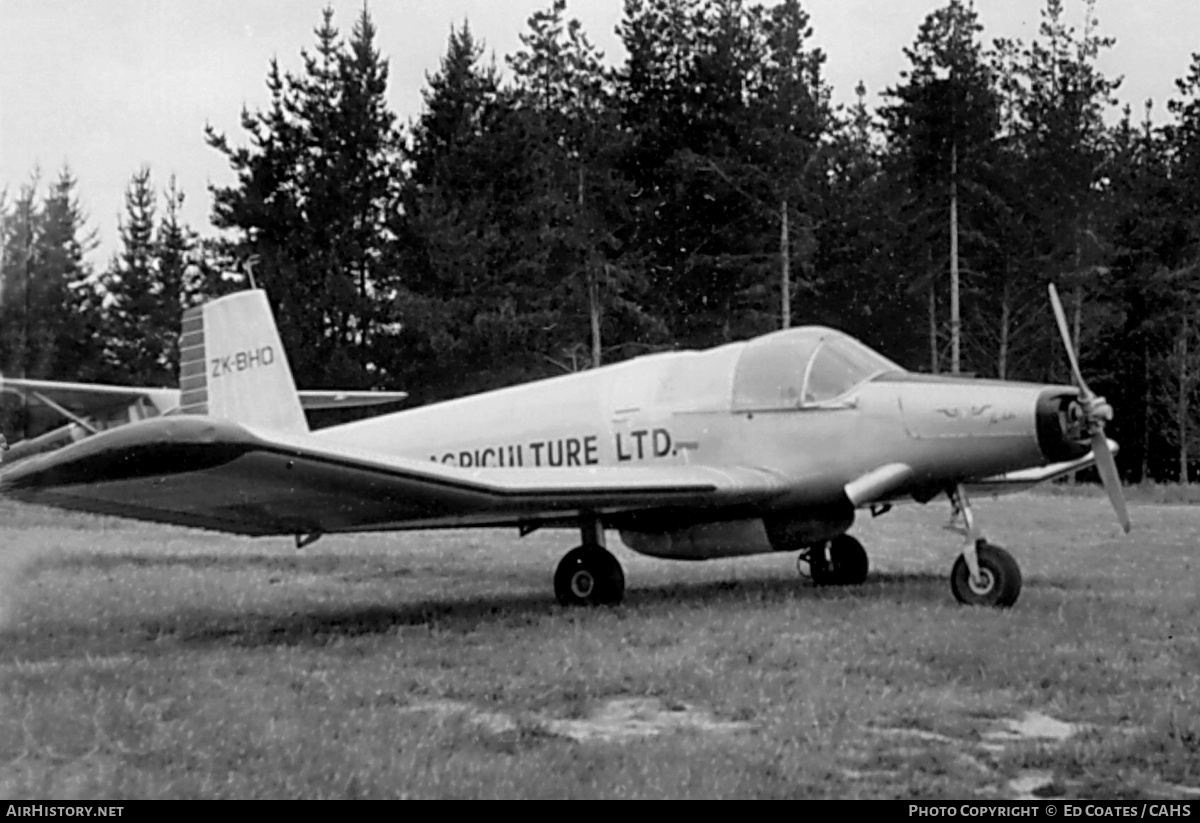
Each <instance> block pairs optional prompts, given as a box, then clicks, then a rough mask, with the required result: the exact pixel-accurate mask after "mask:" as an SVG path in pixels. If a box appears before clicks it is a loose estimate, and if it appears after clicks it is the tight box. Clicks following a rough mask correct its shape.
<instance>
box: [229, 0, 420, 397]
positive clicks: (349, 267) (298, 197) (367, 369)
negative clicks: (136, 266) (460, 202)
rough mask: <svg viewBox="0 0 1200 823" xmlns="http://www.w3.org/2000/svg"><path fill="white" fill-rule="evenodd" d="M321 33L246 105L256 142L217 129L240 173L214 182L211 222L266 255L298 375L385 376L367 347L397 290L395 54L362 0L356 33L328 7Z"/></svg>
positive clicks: (317, 378)
mask: <svg viewBox="0 0 1200 823" xmlns="http://www.w3.org/2000/svg"><path fill="white" fill-rule="evenodd" d="M315 35H316V39H317V44H316V51H315V53H312V54H310V53H308V52H307V51H302V53H301V54H302V58H303V62H304V71H303V73H301V74H299V75H292V74H290V73H284V72H282V71H281V70H280V67H279V65H278V63H277V62H276V61H272V63H271V66H270V69H269V71H268V75H267V87H268V89H269V91H270V93H271V102H270V104H269V106H268V108H267V110H266V111H260V112H255V113H250V112H243V114H242V126H243V128H244V129H245V130H246V131H247V132H248V133H249V135H250V144H251V145H250V146H249V147H243V148H237V149H235V148H232V147H231V146H230V145H229V143H228V141H227V139H226V138H225V136H224V135H220V134H217V133H216V132H214V131H213V130H211V129H209V130H208V132H207V139H208V143H209V145H210V146H212V147H213V148H215V149H217V150H218V151H220V152H221V153H222V154H224V155H225V156H226V158H227V159H228V160H229V162H230V165H231V166H232V167H233V169H234V171H235V172H236V174H237V176H238V182H237V184H236V185H235V186H231V187H225V188H215V189H214V190H213V197H214V204H213V222H214V224H215V225H217V226H218V227H220V228H227V229H234V230H236V231H238V232H239V235H240V236H239V237H238V239H237V241H236V244H235V253H236V254H237V256H239V257H241V258H242V259H249V258H251V257H253V258H255V259H257V261H258V265H257V267H256V269H255V273H256V277H257V278H258V282H259V284H260V285H262V286H264V287H265V288H266V289H267V290H268V293H269V295H270V297H271V299H272V301H273V303H274V304H275V308H276V317H277V320H278V324H279V329H280V334H281V336H282V338H283V342H284V345H285V346H286V347H287V349H288V351H289V353H293V352H294V355H293V359H292V366H293V370H294V371H295V372H296V375H297V379H298V380H299V381H300V382H302V383H304V384H306V385H312V386H323V385H341V386H362V385H371V384H377V383H381V382H382V383H386V382H387V380H388V379H389V378H388V377H387V376H386V375H385V374H381V373H380V372H379V367H378V364H377V363H374V362H373V360H372V358H371V356H370V354H371V351H372V349H373V348H375V344H376V343H379V344H380V345H381V346H383V343H382V342H381V341H379V340H377V339H376V338H377V336H378V335H379V334H380V333H382V331H383V330H384V329H385V328H387V325H386V323H385V322H384V321H386V320H388V319H389V318H390V316H391V313H392V309H391V305H390V304H391V303H392V302H393V301H394V299H395V286H394V275H393V274H392V271H394V269H395V266H394V265H391V263H392V260H393V255H394V251H393V250H392V249H391V246H390V243H391V240H390V239H389V238H391V237H393V236H394V235H395V232H396V229H395V227H394V226H393V225H391V224H392V222H393V221H394V219H395V213H396V210H397V204H396V193H395V190H394V187H395V181H396V180H397V179H398V178H399V176H400V171H399V164H398V147H399V137H398V134H397V132H396V130H395V128H394V124H393V120H394V117H393V115H392V114H391V113H390V112H389V111H388V109H387V106H386V102H385V93H386V86H387V64H386V62H385V61H384V60H383V59H382V57H381V56H380V54H379V52H378V50H377V49H376V47H375V45H374V40H375V28H374V25H373V23H372V21H371V18H370V15H369V13H368V12H367V10H366V9H365V8H364V9H363V11H362V13H361V14H360V16H359V18H358V20H357V22H356V24H355V26H354V28H353V32H352V35H351V39H350V42H349V44H345V43H343V42H342V41H341V40H340V39H339V33H338V30H337V28H336V27H335V26H334V24H333V10H332V9H331V8H326V9H325V10H324V12H323V14H322V22H321V25H320V26H319V27H318V28H317V29H316V30H315Z"/></svg>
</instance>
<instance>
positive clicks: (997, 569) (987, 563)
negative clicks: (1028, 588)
mask: <svg viewBox="0 0 1200 823" xmlns="http://www.w3.org/2000/svg"><path fill="white" fill-rule="evenodd" d="M975 554H976V556H977V557H978V558H979V577H980V579H979V580H972V579H971V570H970V569H968V568H967V561H966V559H965V558H964V557H963V556H962V555H961V554H960V555H959V556H958V559H957V560H955V561H954V568H953V569H952V570H951V571H950V590H951V591H953V592H954V597H955V599H956V600H958V602H959V603H964V604H966V605H968V606H995V607H997V608H1007V607H1008V606H1011V605H1012V604H1013V603H1016V602H1017V597H1018V596H1020V594H1021V567H1020V566H1018V565H1017V561H1016V560H1014V559H1013V556H1012V555H1011V554H1009V553H1008V552H1006V551H1005V550H1004V549H1002V548H1000V547H999V546H993V545H992V544H991V543H985V542H983V541H982V540H980V541H979V543H978V544H977V545H976V547H975Z"/></svg>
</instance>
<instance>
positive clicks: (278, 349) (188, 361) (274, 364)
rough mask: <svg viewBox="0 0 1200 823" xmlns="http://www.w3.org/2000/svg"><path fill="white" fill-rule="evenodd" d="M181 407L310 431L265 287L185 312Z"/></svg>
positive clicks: (291, 431)
mask: <svg viewBox="0 0 1200 823" xmlns="http://www.w3.org/2000/svg"><path fill="white" fill-rule="evenodd" d="M179 388H180V398H179V411H180V413H181V414H207V415H210V416H212V417H224V418H227V419H229V420H234V421H236V422H238V423H246V424H247V425H251V426H261V427H263V428H268V429H272V430H274V431H278V432H287V433H289V434H296V433H303V432H307V431H308V423H307V422H306V421H305V419H304V410H303V409H302V408H301V406H300V396H299V395H298V394H297V393H296V383H295V381H294V380H293V379H292V370H291V368H290V367H289V366H288V361H287V354H286V353H285V352H284V350H283V342H282V341H281V340H280V339H279V331H278V330H277V329H276V328H275V318H274V317H273V316H272V314H271V306H270V304H269V303H268V302H267V295H266V292H264V291H262V290H261V289H250V290H248V291H241V292H237V293H236V294H230V295H227V296H225V297H221V298H218V299H216V300H213V301H211V302H208V303H205V304H204V305H202V306H196V307H194V308H191V309H188V310H187V311H186V312H184V313H183V329H182V334H181V336H180V338H179Z"/></svg>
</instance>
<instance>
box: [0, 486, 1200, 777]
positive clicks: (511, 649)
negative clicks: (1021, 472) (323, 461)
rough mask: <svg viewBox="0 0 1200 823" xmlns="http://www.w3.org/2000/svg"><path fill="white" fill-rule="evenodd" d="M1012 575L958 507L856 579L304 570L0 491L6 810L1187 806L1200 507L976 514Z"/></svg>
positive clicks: (896, 534)
mask: <svg viewBox="0 0 1200 823" xmlns="http://www.w3.org/2000/svg"><path fill="white" fill-rule="evenodd" d="M976 512H977V515H978V516H979V518H980V520H981V523H982V525H983V527H984V529H985V533H986V534H987V535H988V537H989V539H991V540H993V542H997V543H1000V544H1002V545H1005V546H1007V547H1008V548H1009V549H1010V550H1011V551H1012V553H1013V554H1014V555H1015V556H1016V557H1017V559H1018V560H1019V561H1020V563H1021V565H1022V569H1023V571H1024V575H1025V588H1024V592H1023V594H1022V595H1021V599H1020V601H1019V602H1018V603H1017V605H1016V607H1015V608H1013V609H1011V610H1008V611H993V610H978V609H966V608H962V607H959V606H957V605H956V604H955V603H954V602H953V599H952V597H951V594H950V591H949V586H948V583H947V580H946V578H947V574H948V571H949V567H950V564H951V562H952V561H953V558H954V556H955V554H956V553H957V544H958V541H959V539H960V538H959V537H958V536H957V535H956V534H952V533H950V532H947V531H944V530H942V528H941V526H942V525H943V523H944V522H945V520H946V515H947V514H948V509H947V507H946V506H945V505H944V504H940V505H931V506H927V507H916V506H913V507H902V508H899V509H897V510H896V511H894V512H892V513H890V514H888V515H887V516H885V517H882V518H879V519H877V520H871V519H870V518H869V517H867V518H866V519H864V520H862V521H860V523H859V524H857V525H856V527H855V529H854V533H855V534H856V535H857V536H858V537H859V538H860V539H861V540H862V541H863V543H864V544H865V545H866V547H867V549H868V551H869V552H870V553H871V556H872V573H871V576H870V578H869V580H868V582H867V584H866V585H863V586H859V587H854V588H851V589H841V590H834V589H821V590H818V589H814V588H812V587H811V586H810V585H808V584H807V583H805V582H800V581H798V579H797V576H796V573H795V567H794V562H793V557H792V556H790V555H787V556H771V557H764V558H751V559H746V560H736V561H723V562H709V563H701V564H686V563H671V562H667V561H655V560H651V559H647V558H641V557H638V556H636V555H633V554H631V553H630V552H628V551H626V550H625V549H623V548H619V547H618V548H616V549H615V551H616V553H617V555H618V556H619V557H620V559H621V561H622V563H623V564H624V566H625V570H626V576H627V579H628V581H629V589H628V592H627V597H626V602H625V604H624V605H623V606H621V607H619V608H613V609H585V610H568V609H563V608H561V607H559V606H558V605H557V603H556V602H555V600H554V596H553V594H552V593H551V585H550V578H551V575H552V573H553V569H554V565H555V563H556V562H557V561H558V558H559V557H560V556H561V555H562V553H563V552H564V551H565V550H566V549H567V548H570V547H571V546H572V545H573V537H574V535H572V534H570V533H568V532H538V533H535V534H533V535H531V536H529V537H526V538H524V539H518V538H517V537H516V535H515V534H512V533H511V532H499V531H472V532H465V531H464V532H442V533H433V532H425V533H416V534H400V535H379V536H362V537H331V538H325V539H324V540H322V541H320V542H318V543H316V544H315V545H313V546H311V547H309V548H307V549H305V550H303V551H301V552H297V551H296V550H295V549H294V548H293V547H292V545H291V542H290V541H288V540H284V539H267V540H244V539H237V538H230V537H226V536H222V535H215V534H208V533H203V532H194V531H188V530H183V529H173V528H167V527H156V526H149V525H143V524H137V523H130V522H126V521H117V520H108V519H98V518H90V517H85V516H73V515H67V514H63V513H59V512H55V511H51V510H45V509H38V508H32V507H23V506H17V505H13V504H0V572H2V573H3V575H2V577H0V598H2V599H0V619H2V620H3V623H2V624H0V797H8V798H19V797H40V798H58V799H68V798H187V797H205V798H217V797H222V798H223V797H238V798H244V797H289V798H290V797H306V798H307V797H384V798H394V797H411V798H425V797H520V798H527V797H528V798H532V797H538V798H540V797H572V798H582V797H589V798H591V797H597V798H618V797H670V798H676V797H688V798H693V797H716V798H733V797H754V798H768V797H772V798H773V797H834V798H850V797H885V798H886V797H905V798H917V797H921V798H928V797H956V798H973V797H1017V796H1038V797H1058V796H1068V797H1129V798H1134V797H1148V798H1176V797H1194V796H1196V794H1197V787H1200V711H1198V707H1200V634H1198V628H1200V554H1198V551H1200V549H1198V547H1200V509H1196V508H1192V507H1187V506H1163V505H1149V504H1140V505H1139V504H1135V505H1134V506H1132V509H1131V514H1132V516H1133V519H1134V533H1133V535H1132V536H1131V537H1129V538H1126V537H1124V536H1121V535H1120V533H1119V530H1118V529H1117V527H1116V526H1115V524H1114V522H1113V518H1112V514H1111V512H1110V511H1109V510H1108V508H1107V503H1106V502H1105V501H1104V500H1103V499H1101V498H1097V497H1082V496H1080V497H1076V496H1067V495H1059V496H1036V495H1022V496H1018V497H1014V498H1009V499H1004V500H999V501H988V500H981V501H978V503H977V506H976Z"/></svg>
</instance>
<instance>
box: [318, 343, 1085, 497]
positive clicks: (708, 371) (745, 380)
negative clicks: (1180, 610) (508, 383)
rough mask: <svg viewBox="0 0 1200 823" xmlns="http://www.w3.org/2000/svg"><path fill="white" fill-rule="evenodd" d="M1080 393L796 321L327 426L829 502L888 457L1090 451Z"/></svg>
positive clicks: (939, 471) (373, 439)
mask: <svg viewBox="0 0 1200 823" xmlns="http://www.w3.org/2000/svg"><path fill="white" fill-rule="evenodd" d="M1076 394H1077V391H1076V390H1075V389H1074V388H1072V387H1069V386H1044V385H1037V384H1025V383H1012V382H1001V381H988V380H974V379H955V378H946V377H940V376H932V375H919V374H914V373H912V372H908V371H905V370H904V369H902V368H900V367H899V366H898V365H896V364H895V363H893V362H891V361H890V360H887V359H886V358H884V357H883V356H881V355H879V354H878V353H876V352H874V351H872V350H871V349H869V348H867V347H866V346H864V345H863V344H861V343H859V342H858V341H856V340H854V339H853V338H850V337H848V336H846V335H844V334H842V333H840V332H837V331H834V330H832V329H827V328H823V327H802V328H796V329H789V330H785V331H781V332H776V333H774V334H770V335H765V336H763V337H759V338H755V339H754V340H750V341H745V342H740V343H733V344H729V345H725V346H721V347H718V348H714V349H709V350H706V351H683V352H669V353H662V354H655V355H649V356H646V357H641V358H637V359H634V360H630V361H627V362H623V363H618V364H614V365H611V366H606V367H603V368H599V369H593V370H589V371H584V372H578V373H574V374H570V375H564V376H561V377H556V378H550V379H547V380H541V381H537V382H533V383H528V384H524V385H520V386H514V387H511V388H506V389H501V390H498V391H493V392H488V393H485V394H480V395H474V396H471V397H465V398H461V399H458V400H452V401H448V402H443V403H437V404H433V405H429V406H424V407H421V408H416V409H411V410H406V411H401V412H396V413H393V414H388V415H383V416H380V417H376V418H371V419H367V420H362V421H357V422H354V423H350V424H346V425H342V426H335V427H332V428H329V429H323V430H321V431H319V432H317V433H316V435H317V436H318V437H321V438H327V439H329V440H330V441H332V442H336V443H338V444H342V445H347V446H352V447H356V448H364V449H371V450H374V451H378V452H382V453H386V454H393V455H398V456H405V457H413V458H422V459H426V460H432V461H435V462H438V463H445V464H451V465H455V466H459V467H462V468H469V469H476V470H489V471H490V470H498V469H504V468H515V467H521V468H544V469H547V470H553V469H555V468H561V467H580V466H643V465H644V466H653V465H670V464H678V463H692V464H701V465H708V466H714V467H732V466H743V467H753V468H761V469H767V470H770V471H776V472H779V473H781V474H786V475H787V476H788V477H790V478H793V479H794V480H795V481H796V482H795V484H794V486H795V489H796V490H795V492H794V493H793V494H791V495H788V496H784V497H781V498H780V499H778V500H777V501H774V502H773V505H775V506H778V507H781V508H793V507H797V506H812V505H823V504H826V503H828V502H829V501H831V500H834V499H836V498H837V497H838V495H840V494H841V493H842V490H843V488H844V487H845V485H846V484H847V483H849V482H851V481H852V480H854V479H855V478H857V477H861V476H862V475H864V474H866V473H867V472H870V471H872V470H874V469H877V468H878V467H880V466H883V465H887V464H904V465H906V466H908V467H910V468H911V476H910V478H909V480H908V481H907V482H906V484H905V486H904V488H903V489H902V490H900V491H901V493H900V495H899V496H915V497H917V498H918V499H922V497H923V496H928V497H931V496H933V495H934V494H936V493H938V492H939V491H942V490H944V489H945V488H947V487H953V485H954V484H955V483H958V482H962V481H963V480H965V479H968V478H978V477H983V476H988V475H992V474H998V473H1002V472H1007V471H1012V470H1016V469H1022V468H1027V467H1031V466H1040V465H1044V464H1046V463H1048V462H1053V461H1054V460H1061V459H1066V457H1065V455H1070V456H1078V455H1079V454H1082V453H1084V452H1086V447H1082V450H1080V448H1079V447H1076V446H1075V445H1074V442H1073V439H1072V437H1071V436H1070V435H1069V433H1068V432H1067V431H1066V429H1065V425H1066V424H1065V418H1063V415H1065V413H1066V406H1067V404H1069V403H1070V402H1071V401H1072V400H1073V398H1074V397H1075V396H1076Z"/></svg>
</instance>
